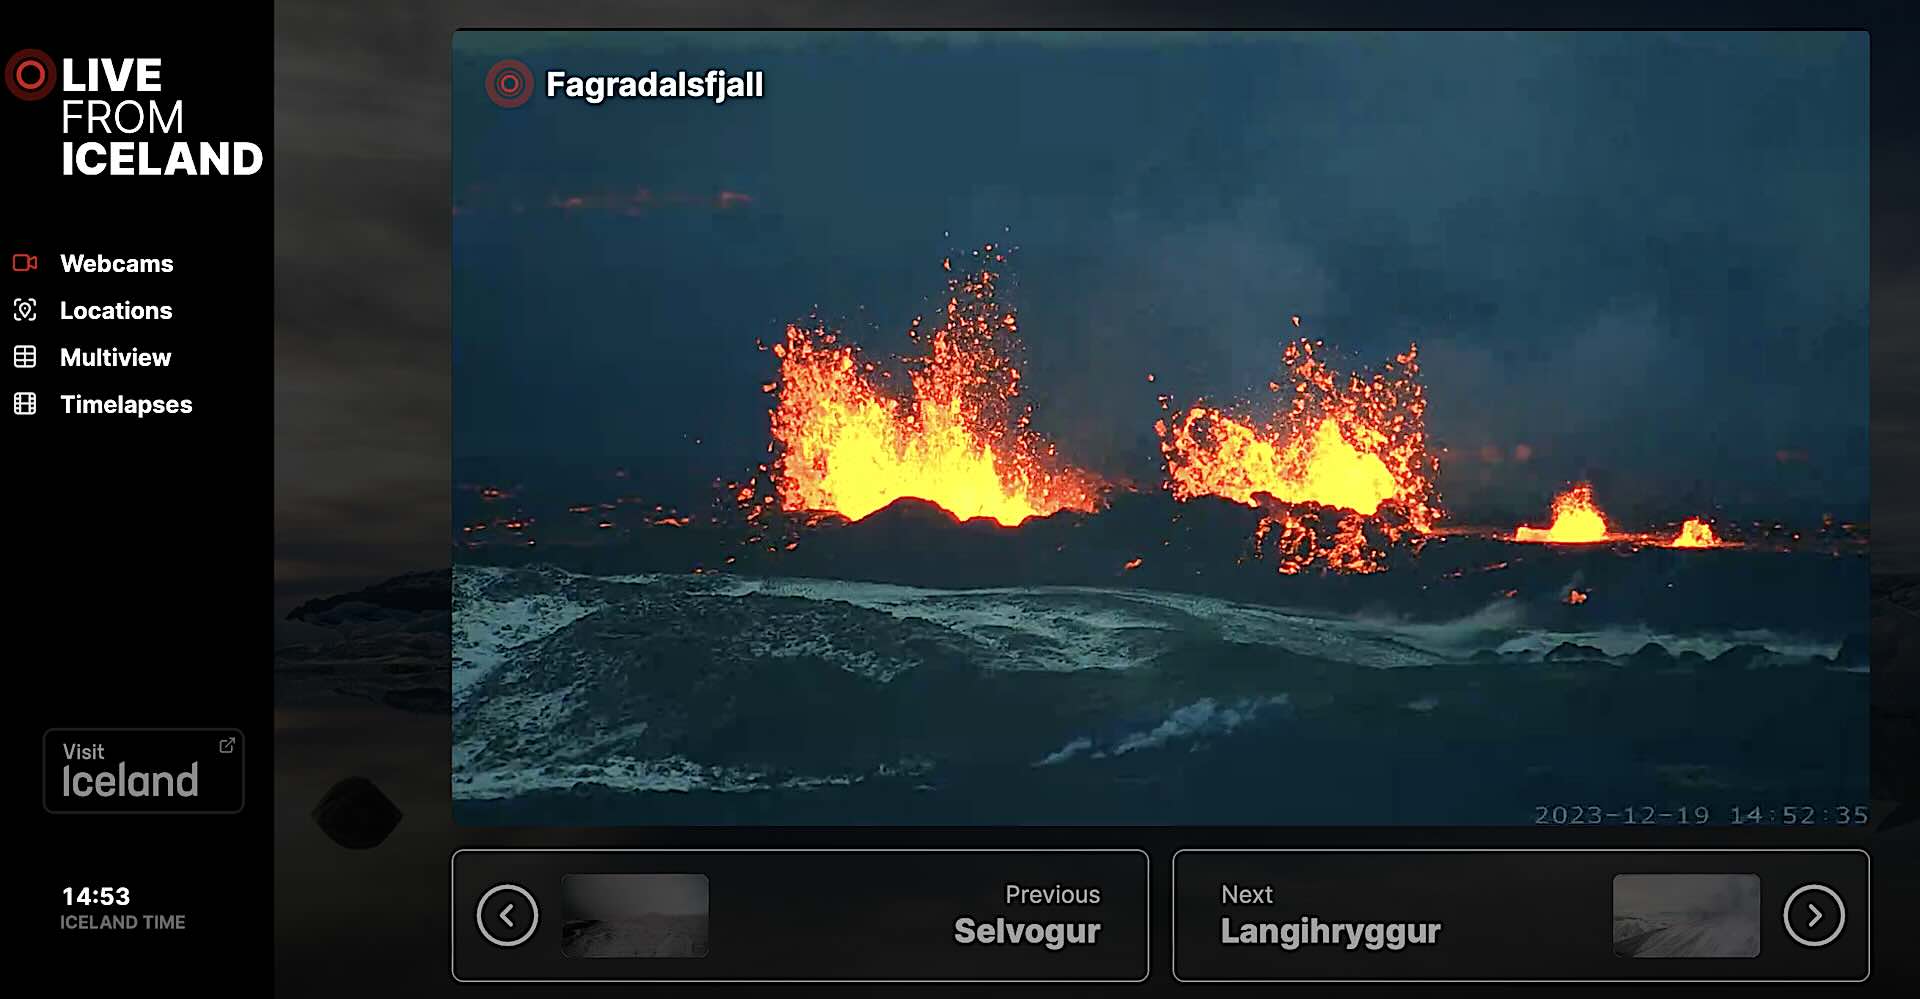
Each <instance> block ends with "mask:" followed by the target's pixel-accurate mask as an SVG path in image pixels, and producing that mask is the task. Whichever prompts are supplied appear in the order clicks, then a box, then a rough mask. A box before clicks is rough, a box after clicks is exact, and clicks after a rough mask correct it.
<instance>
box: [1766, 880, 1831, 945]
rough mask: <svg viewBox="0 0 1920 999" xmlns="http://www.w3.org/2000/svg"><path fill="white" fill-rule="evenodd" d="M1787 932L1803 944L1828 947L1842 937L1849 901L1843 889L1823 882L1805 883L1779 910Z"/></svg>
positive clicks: (1795, 940) (1788, 897)
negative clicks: (1831, 886) (1840, 890)
mask: <svg viewBox="0 0 1920 999" xmlns="http://www.w3.org/2000/svg"><path fill="white" fill-rule="evenodd" d="M1780 918H1781V921H1782V922H1784V923H1786V926H1787V936H1790V937H1792V938H1793V942H1794V943H1797V944H1799V945H1800V946H1802V947H1825V946H1826V945H1828V944H1830V943H1832V942H1834V941H1835V940H1837V939H1839V937H1840V931H1841V930H1842V929H1843V928H1845V927H1846V925H1847V905H1846V903H1845V902H1842V901H1840V893H1839V892H1836V891H1834V890H1833V889H1832V888H1829V887H1827V886H1826V885H1822V884H1805V885H1801V886H1800V887H1798V888H1795V889H1794V890H1793V894H1791V895H1788V896H1787V904H1786V907H1785V908H1784V909H1782V910H1781V913H1780Z"/></svg>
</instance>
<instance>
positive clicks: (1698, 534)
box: [1667, 517, 1724, 548]
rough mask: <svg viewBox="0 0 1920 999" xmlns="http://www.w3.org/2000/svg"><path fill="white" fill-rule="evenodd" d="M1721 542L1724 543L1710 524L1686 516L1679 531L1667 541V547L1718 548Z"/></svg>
mask: <svg viewBox="0 0 1920 999" xmlns="http://www.w3.org/2000/svg"><path fill="white" fill-rule="evenodd" d="M1722 544H1724V542H1722V541H1721V540H1720V538H1719V536H1718V535H1716V534H1714V533H1713V525H1712V524H1709V523H1707V522H1706V521H1704V520H1701V519H1700V518H1698V517H1688V518H1687V522H1686V523H1684V524H1681V525H1680V533H1679V534H1676V535H1674V538H1673V540H1672V541H1669V542H1667V547H1669V548H1718V547H1720V546H1721V545H1722Z"/></svg>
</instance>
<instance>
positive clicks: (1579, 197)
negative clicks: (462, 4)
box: [449, 32, 1869, 826]
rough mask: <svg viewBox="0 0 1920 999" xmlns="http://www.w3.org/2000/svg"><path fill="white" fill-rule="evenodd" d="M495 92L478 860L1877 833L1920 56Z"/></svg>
mask: <svg viewBox="0 0 1920 999" xmlns="http://www.w3.org/2000/svg"><path fill="white" fill-rule="evenodd" d="M503 67H505V68H503ZM682 71H684V72H685V73H686V74H688V76H687V79H688V80H689V81H696V82H697V80H698V79H718V80H722V81H726V80H739V81H744V82H741V83H740V85H739V86H738V87H736V88H734V92H731V95H730V96H729V93H730V92H729V91H728V89H727V87H726V86H722V87H721V88H720V93H721V96H722V97H724V98H725V99H722V100H715V99H712V98H711V88H709V89H708V90H707V91H704V92H706V93H707V94H708V97H707V98H705V99H694V98H692V97H688V96H672V95H673V94H685V93H687V92H688V90H689V89H697V88H690V85H689V86H687V87H683V86H681V85H680V84H679V83H678V82H676V83H675V86H673V87H667V86H666V82H667V81H679V80H680V79H681V77H680V76H679V74H680V73H681V72H682ZM503 74H504V75H503ZM453 79H454V94H453V185H452V190H453V204H452V218H451V223H450V224H451V239H452V256H453V283H452V293H453V317H454V343H453V368H454V398H453V407H454V440H453V452H454V459H453V474H454V482H455V488H454V496H453V501H454V516H455V519H454V523H453V524H452V525H450V535H449V543H450V545H451V547H452V550H453V553H454V569H453V583H452V586H453V602H454V613H453V625H452V635H453V653H454V669H453V680H452V693H451V699H452V710H453V731H452V757H453V766H452V780H453V796H454V805H455V812H456V816H457V818H458V819H459V820H460V821H462V822H464V823H470V824H480V825H516V826H539V825H573V826H578V825H597V826H605V825H766V826H783V825H828V826H831V825H1082V824H1084V825H1166V824H1174V825H1239V824H1245V825H1281V824H1288V825H1301V824H1352V825H1397V824H1421V825H1431V824H1455V825H1535V824H1544V825H1581V824H1629V823H1648V824H1678V823H1687V824H1705V823H1726V822H1732V821H1740V820H1741V818H1740V817H1741V816H1742V815H1744V814H1746V813H1747V810H1750V809H1751V808H1752V806H1753V805H1754V804H1755V803H1756V802H1818V803H1828V802H1860V801H1864V800H1865V798H1866V780H1867V764H1866V754H1867V706H1866V705H1867V691H1868V676H1867V664H1866V655H1865V639H1866V634H1867V609H1868V568H1867V553H1868V537H1869V525H1868V514H1867V496H1868V493H1867V485H1868V474H1867V453H1868V452H1867V433H1866V427H1867V404H1866V363H1867V353H1866V348H1867V133H1866V88H1867V75H1866V43H1865V40H1864V36H1860V35H1856V34H1845V33H1788V34H1746V33H1743V34H1684V33H1683V34H1671V35H1643V34H1580V35H1560V34H1538V35H1528V34H1517V35H1516V34H1501V35H1480V34H1471V33H1469V34H1457V33H1449V34H1444V35H1439V34H1436V35H1426V34H1365V35H1357V34H1337V33H1336V34H1305V35H1281V34H1251V35H1248V34H1234V35H1220V36H1214V35H1205V34H1202V35H1184V34H1183V35H1156V34H1135V33H1128V34H1123V35H1109V34H1098V33H1095V34H1073V33H1069V34H1038V35H1033V34H1005V35H996V34H987V35H976V34H967V35H958V34H956V35H948V34H941V33H932V34H926V33H918V34H904V35H895V34H865V33H855V34H811V33H780V34H775V35H757V34H721V35H705V34H659V33H624V32H554V33H545V32H462V33H459V34H458V35H456V37H455V40H454V76H453ZM507 79H511V80H512V81H514V82H512V83H511V84H510V85H509V84H503V83H500V82H499V81H503V80H507ZM649 81H651V82H649ZM503 86H507V87H509V89H511V90H512V91H513V93H511V94H506V93H504V92H503V90H502V89H501V88H502V87H503Z"/></svg>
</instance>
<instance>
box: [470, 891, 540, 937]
mask: <svg viewBox="0 0 1920 999" xmlns="http://www.w3.org/2000/svg"><path fill="white" fill-rule="evenodd" d="M473 921H474V923H475V924H476V925H478V926H479V927H480V935H481V936H483V937H486V938H487V942H488V943H490V944H493V945H494V946H495V947H518V946H520V945H521V944H523V943H526V942H527V941H528V940H529V939H531V938H532V937H533V931H534V929H535V928H536V927H538V926H539V925H540V903H538V902H535V901H534V900H533V893H532V892H530V891H528V890H526V889H525V888H522V887H520V886H519V885H509V884H500V885H494V886H493V887H492V888H489V889H487V893H486V894H484V895H482V896H480V904H479V905H477V906H475V907H474V910H473Z"/></svg>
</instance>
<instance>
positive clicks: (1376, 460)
mask: <svg viewBox="0 0 1920 999" xmlns="http://www.w3.org/2000/svg"><path fill="white" fill-rule="evenodd" d="M1323 346H1324V344H1323V343H1322V342H1321V341H1317V340H1297V341H1294V342H1292V343H1289V344H1288V345H1287V347H1286V350H1285V352H1284V354H1283V360H1284V362H1285V364H1286V367H1287V371H1288V375H1289V379H1288V380H1289V381H1290V383H1291V384H1292V387H1293V395H1292V400H1291V402H1290V404H1289V406H1288V408H1287V409H1286V410H1285V411H1283V412H1282V413H1280V414H1278V415H1277V416H1276V417H1275V418H1274V419H1272V420H1270V421H1268V422H1266V423H1264V424H1262V423H1260V422H1257V421H1255V420H1253V419H1249V418H1244V417H1240V416H1235V415H1231V414H1229V413H1228V412H1227V411H1225V410H1223V409H1220V408H1216V407H1212V406H1208V405H1205V404H1204V403H1203V404H1197V405H1194V406H1191V407H1189V408H1187V409H1186V410H1185V411H1184V412H1181V413H1179V414H1176V415H1173V416H1170V417H1169V418H1168V419H1164V420H1161V421H1159V422H1158V423H1156V424H1155V429H1156V430H1157V431H1158V432H1159V434H1160V450H1161V453H1162V455H1163V456H1164V457H1165V459H1166V468H1167V488H1168V489H1169V490H1171V491H1172V492H1173V494H1174V496H1175V498H1177V499H1180V500H1188V499H1192V498H1194V497H1196V496H1219V497H1223V498H1225V499H1230V500H1232V501H1234V502H1236V503H1242V504H1245V505H1247V506H1252V507H1263V506H1264V507H1268V508H1269V513H1268V516H1267V517H1266V518H1265V519H1264V520H1263V521H1262V522H1261V524H1260V527H1259V530H1258V532H1257V533H1256V534H1255V538H1254V542H1255V548H1256V551H1257V552H1259V553H1261V554H1263V555H1264V554H1265V553H1266V552H1267V551H1269V550H1271V551H1272V552H1273V553H1274V555H1275V557H1276V562H1277V564H1278V568H1279V570H1280V571H1281V572H1283V573H1288V574H1292V573H1296V572H1299V571H1301V570H1302V569H1304V568H1306V567H1307V566H1308V565H1311V564H1313V563H1315V562H1320V563H1323V564H1325V565H1326V566H1328V567H1329V568H1333V569H1336V570H1342V571H1351V572H1371V571H1376V570H1378V569H1380V568H1382V567H1383V561H1384V557H1385V555H1384V552H1383V551H1382V550H1381V548H1380V546H1379V545H1378V544H1376V543H1375V541H1376V539H1375V538H1373V537H1369V533H1368V532H1369V530H1371V531H1373V533H1374V534H1375V535H1378V539H1379V540H1383V541H1385V542H1386V543H1391V542H1394V541H1398V540H1399V539H1400V538H1401V537H1402V536H1403V535H1405V534H1406V533H1408V532H1413V533H1424V532H1427V531H1429V530H1431V529H1432V526H1433V523H1434V521H1435V520H1436V519H1437V518H1438V517H1439V515H1440V510H1439V507H1438V502H1437V498H1436V497H1435V495H1434V489H1433V480H1434V475H1435V473H1436V471H1437V462H1436V460H1435V459H1434V458H1433V457H1432V456H1431V455H1429V454H1428V453H1427V437H1426V395H1425V392H1424V390H1423V388H1422V387H1421V385H1420V382H1419V377H1418V376H1419V372H1420V366H1419V361H1418V359H1417V354H1416V350H1415V348H1413V347H1409V348H1408V349H1407V352H1406V353H1404V354H1401V355H1399V356H1397V357H1395V358H1394V359H1393V361H1392V362H1391V363H1389V364H1387V365H1385V366H1384V367H1383V368H1382V370H1380V371H1379V372H1376V373H1373V374H1371V375H1363V374H1360V373H1355V374H1350V375H1347V376H1346V377H1344V378H1342V377H1340V376H1338V375H1336V374H1335V373H1334V371H1333V369H1332V368H1331V367H1329V366H1328V364H1327V363H1326V362H1325V361H1323V360H1321V358H1320V357H1319V356H1318V352H1319V351H1320V350H1321V349H1322V348H1323ZM1282 388H1283V386H1282V384H1281V383H1280V382H1278V381H1275V382H1269V383H1268V389H1269V390H1271V391H1274V392H1278V391H1281V390H1282ZM1162 406H1163V408H1165V407H1166V406H1167V403H1166V401H1165V400H1164V399H1163V400H1162ZM1319 508H1325V509H1324V510H1323V509H1319Z"/></svg>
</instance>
